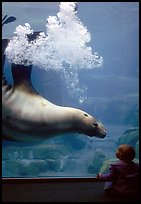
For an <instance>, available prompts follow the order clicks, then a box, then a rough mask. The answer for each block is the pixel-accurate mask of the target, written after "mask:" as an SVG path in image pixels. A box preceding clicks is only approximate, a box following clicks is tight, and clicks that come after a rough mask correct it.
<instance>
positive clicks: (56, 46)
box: [5, 2, 103, 101]
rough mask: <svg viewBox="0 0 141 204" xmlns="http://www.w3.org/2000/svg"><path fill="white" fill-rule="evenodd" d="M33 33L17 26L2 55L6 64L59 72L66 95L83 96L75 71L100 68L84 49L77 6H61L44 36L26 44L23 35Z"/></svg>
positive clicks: (89, 50)
mask: <svg viewBox="0 0 141 204" xmlns="http://www.w3.org/2000/svg"><path fill="white" fill-rule="evenodd" d="M33 32H34V31H33V30H32V29H31V26H30V25H29V24H28V23H25V25H24V26H22V25H19V26H17V28H16V30H15V32H14V37H13V38H12V39H11V40H10V42H9V44H8V47H7V49H6V51H5V53H6V56H7V58H8V60H9V61H10V62H12V63H15V64H25V65H30V64H33V65H36V67H39V68H42V69H45V70H48V69H53V70H56V71H60V70H61V71H63V73H64V78H65V81H66V85H67V88H68V90H69V94H70V95H74V94H78V93H79V95H81V94H82V95H83V93H84V92H85V90H86V86H83V88H82V87H81V86H80V84H79V79H78V71H79V70H80V69H94V68H95V67H100V66H101V65H102V63H103V58H102V57H99V56H98V54H97V53H96V52H94V53H93V50H92V48H91V47H90V46H88V43H90V41H91V35H90V33H89V32H88V30H87V28H86V27H85V26H84V25H83V23H82V22H81V21H80V19H79V18H78V16H77V3H76V2H61V3H60V4H59V12H58V13H57V15H56V16H49V17H48V18H47V24H46V33H44V32H41V33H40V34H39V36H38V37H37V38H36V39H35V40H33V41H29V40H28V37H27V35H29V34H32V33H33ZM80 92H81V94H80ZM81 98H82V96H81ZM81 101H82V100H81Z"/></svg>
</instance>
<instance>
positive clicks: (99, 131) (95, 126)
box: [75, 110, 106, 138]
mask: <svg viewBox="0 0 141 204" xmlns="http://www.w3.org/2000/svg"><path fill="white" fill-rule="evenodd" d="M75 125H76V128H77V129H78V132H79V133H80V134H81V133H82V134H85V135H88V136H90V137H93V136H95V137H98V138H104V137H105V136H106V129H105V128H104V126H103V125H102V123H101V122H99V121H98V120H96V119H95V118H94V117H92V116H91V115H90V114H88V113H86V112H83V111H81V110H79V111H78V113H77V117H76V121H75Z"/></svg>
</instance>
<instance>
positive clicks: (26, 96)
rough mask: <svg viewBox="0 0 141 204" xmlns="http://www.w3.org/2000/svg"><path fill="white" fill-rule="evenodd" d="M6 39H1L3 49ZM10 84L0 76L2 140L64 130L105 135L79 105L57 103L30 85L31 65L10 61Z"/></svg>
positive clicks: (42, 136) (39, 136) (44, 135)
mask: <svg viewBox="0 0 141 204" xmlns="http://www.w3.org/2000/svg"><path fill="white" fill-rule="evenodd" d="M7 44H8V40H6V39H4V40H3V66H4V60H5V56H4V50H5V48H6V46H7ZM11 68H12V75H13V80H14V84H13V86H11V85H9V84H7V81H6V79H5V76H4V74H3V76H2V131H3V139H4V140H15V141H37V140H42V139H47V138H50V137H53V136H56V135H62V134H64V133H82V134H85V135H88V136H91V137H92V136H95V137H99V138H104V137H105V136H106V131H105V128H104V126H103V125H102V124H101V123H99V122H98V121H97V120H96V119H95V118H94V117H92V116H91V115H90V114H88V113H86V112H85V111H82V110H80V109H76V108H71V107H63V106H58V105H55V104H53V103H51V102H50V101H48V100H47V99H45V98H43V97H42V96H41V95H40V94H39V93H38V92H37V91H36V90H35V89H34V88H33V86H32V82H31V71H32V65H29V66H25V65H16V64H12V65H11Z"/></svg>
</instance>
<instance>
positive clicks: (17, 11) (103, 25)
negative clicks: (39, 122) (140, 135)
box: [2, 2, 139, 177]
mask: <svg viewBox="0 0 141 204" xmlns="http://www.w3.org/2000/svg"><path fill="white" fill-rule="evenodd" d="M37 11H38V12H37ZM58 12H59V2H41V3H40V2H37V3H36V2H33V3H31V2H22V3H20V2H12V3H11V2H3V3H2V14H3V15H6V14H7V15H9V16H10V15H13V16H15V17H16V18H17V20H16V21H14V22H13V23H9V24H7V25H5V26H3V28H2V37H3V38H12V37H13V36H14V31H15V29H16V27H17V26H18V25H22V26H24V24H25V23H29V24H30V26H31V28H32V29H33V30H34V31H43V32H45V33H46V23H47V18H48V17H49V16H56V15H57V13H58ZM77 17H78V18H79V20H80V22H81V23H82V24H83V25H84V27H86V28H87V32H88V33H90V35H91V38H90V41H89V42H88V43H86V39H85V40H84V41H85V43H86V44H85V46H86V48H87V47H91V49H92V53H94V52H97V53H98V56H101V57H102V59H103V64H102V66H101V67H99V68H94V69H93V67H91V68H88V67H87V66H88V65H89V64H87V63H86V66H84V67H83V69H81V68H80V66H79V65H80V62H81V63H82V56H83V52H82V51H83V50H80V52H78V51H77V48H78V47H77V42H78V46H79V36H78V38H77V36H76V40H77V41H76V43H75V44H72V43H71V41H73V36H75V35H74V33H73V29H71V35H69V28H68V30H67V33H68V35H69V38H68V39H69V41H66V42H65V43H68V42H70V44H69V45H71V46H72V49H71V50H73V53H75V55H73V58H72V59H71V60H72V61H71V63H72V64H71V65H72V66H70V65H68V64H65V63H66V62H65V61H63V60H62V61H61V62H63V69H62V70H63V71H61V70H59V71H58V72H57V73H56V72H54V67H55V66H54V67H52V68H51V69H50V70H46V69H45V66H43V67H42V68H41V67H39V64H35V65H34V66H33V71H32V83H33V86H34V87H35V88H36V89H37V91H38V92H39V93H40V94H41V95H42V96H43V97H45V98H47V99H48V100H50V101H52V102H53V103H56V104H59V105H65V106H66V105H67V106H72V107H76V108H80V109H83V110H85V111H87V112H89V113H90V114H91V115H94V116H95V117H96V118H98V119H100V120H101V121H102V123H103V124H104V126H105V127H106V128H107V132H108V134H107V136H106V138H104V139H103V140H100V139H97V138H92V139H91V138H88V137H86V136H83V135H82V136H78V135H76V136H74V137H76V138H75V140H74V142H75V143H76V146H73V145H72V144H73V139H74V138H73V137H70V138H71V139H68V140H67V139H65V137H63V136H62V137H56V138H54V139H51V140H49V141H46V142H45V144H40V145H41V148H40V147H38V148H39V150H38V151H39V152H40V151H41V153H40V154H41V155H43V158H41V157H40V156H39V155H38V154H37V152H36V151H35V149H34V145H32V146H31V145H30V144H21V143H18V144H17V143H12V142H9V143H4V144H3V176H6V177H7V176H8V177H10V176H12V177H14V176H20V177H24V176H25V177H26V176H27V177H28V176H29V177H30V176H33V177H37V176H50V175H53V176H63V175H69V176H71V175H70V174H72V176H81V175H82V176H87V175H89V173H88V172H87V168H86V166H87V167H88V166H89V165H90V164H91V162H92V160H93V157H94V156H93V155H94V153H95V151H96V149H100V150H101V151H103V152H104V154H105V155H106V158H113V157H114V152H115V148H116V147H117V145H116V141H117V139H118V137H119V136H121V135H122V133H123V132H124V131H125V130H126V129H128V128H129V127H133V126H138V116H137V115H138V107H139V104H138V99H139V52H138V50H139V3H138V2H105V3H104V2H78V12H77ZM70 25H71V24H70ZM71 37H72V38H71ZM55 42H57V41H55ZM74 45H75V46H74ZM61 46H62V47H61ZM61 46H60V49H59V51H58V54H59V56H60V58H61V59H62V53H61V51H62V50H63V49H64V47H65V46H64V47H63V41H62V44H61ZM71 46H70V47H71ZM60 50H61V51H60ZM66 53H67V52H66ZM67 57H68V59H70V58H69V52H68V54H67V55H66V58H67ZM60 58H59V60H60ZM66 58H65V59H66ZM39 59H40V58H39ZM74 59H75V60H76V61H77V60H78V59H80V61H78V63H77V62H76V61H75V62H76V63H74ZM55 60H56V58H55ZM59 62H60V61H59ZM41 63H42V61H41ZM73 63H74V64H73ZM40 65H42V64H40ZM82 65H84V63H83V64H82ZM74 67H75V68H77V69H76V70H75V71H74ZM68 68H69V71H70V73H71V72H72V75H71V74H70V73H69V72H67V69H68ZM72 68H73V69H72ZM66 73H68V74H69V75H65V74H66ZM5 75H6V78H7V80H8V82H9V83H13V80H12V75H11V72H10V62H8V59H6V66H5ZM76 81H77V83H76ZM66 138H67V136H66ZM80 138H81V139H80ZM62 142H63V143H64V144H65V145H66V148H70V149H68V151H67V150H66V149H65V145H64V146H63V148H64V149H63V152H61V153H58V151H59V150H58V149H57V153H56V152H55V153H53V155H54V157H53V158H52V157H51V152H48V153H44V147H43V146H44V145H46V144H47V145H49V149H50V148H51V145H60V144H61V143H62ZM36 145H37V144H36ZM36 145H35V147H36ZM37 146H38V145H37ZM20 147H22V149H21V150H22V151H20ZM61 147H62V146H61ZM24 148H25V149H24ZM57 148H58V146H57ZM54 149H55V148H53V150H54ZM50 150H51V149H50ZM51 151H52V150H51ZM54 151H55V150H54ZM44 154H47V155H48V158H49V159H48V158H47V156H45V155H44ZM57 155H59V156H58V157H57ZM62 155H63V156H62ZM56 157H57V158H56ZM61 158H65V159H61ZM106 158H105V159H106ZM47 159H48V163H47V162H46V163H45V161H47ZM51 159H54V163H53V161H52V160H51ZM29 160H30V161H29ZM10 162H11V163H10ZM20 162H21V164H20ZM36 162H38V164H39V165H37V166H38V169H36V171H32V170H31V169H34V168H35V166H36ZM61 162H62V163H61ZM65 162H66V163H65ZM30 164H32V166H31V167H30ZM10 165H13V168H15V169H17V170H15V171H14V170H13V171H12V173H11V175H10V170H8V168H9V167H10ZM20 165H21V167H20ZM34 165H35V166H34ZM27 167H28V168H27ZM21 169H22V170H21ZM46 169H49V170H48V171H46ZM72 169H74V170H73V171H72ZM80 169H81V171H80ZM82 169H83V170H84V171H82ZM20 171H21V172H20ZM26 171H30V174H28V173H26ZM32 172H33V175H32ZM90 175H91V174H90Z"/></svg>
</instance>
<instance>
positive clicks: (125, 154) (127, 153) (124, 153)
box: [116, 144, 135, 162]
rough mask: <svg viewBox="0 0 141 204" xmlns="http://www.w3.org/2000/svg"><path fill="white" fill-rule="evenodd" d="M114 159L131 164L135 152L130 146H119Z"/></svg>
mask: <svg viewBox="0 0 141 204" xmlns="http://www.w3.org/2000/svg"><path fill="white" fill-rule="evenodd" d="M116 157H117V158H118V159H120V160H123V161H125V162H131V161H132V160H133V159H134V157H135V150H134V148H133V147H132V146H131V145H128V144H121V145H120V146H119V147H118V149H117V150H116Z"/></svg>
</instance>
